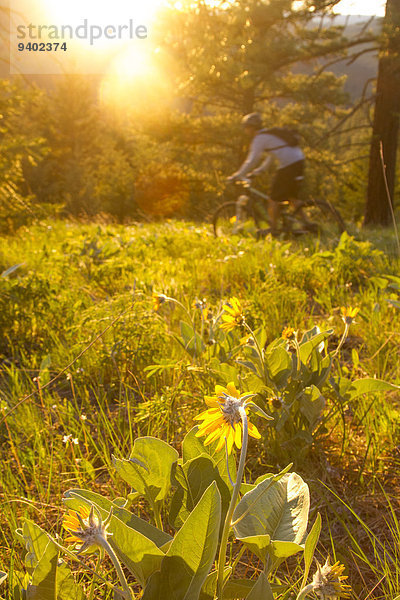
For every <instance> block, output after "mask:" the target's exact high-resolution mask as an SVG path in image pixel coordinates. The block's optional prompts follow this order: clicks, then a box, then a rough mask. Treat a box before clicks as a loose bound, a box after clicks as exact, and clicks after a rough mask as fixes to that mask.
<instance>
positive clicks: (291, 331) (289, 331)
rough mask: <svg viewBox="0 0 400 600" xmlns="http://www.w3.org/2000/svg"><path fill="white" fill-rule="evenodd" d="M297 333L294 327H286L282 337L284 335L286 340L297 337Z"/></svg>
mask: <svg viewBox="0 0 400 600" xmlns="http://www.w3.org/2000/svg"><path fill="white" fill-rule="evenodd" d="M295 334H296V332H295V330H294V329H293V327H285V329H284V330H283V331H282V335H281V337H283V339H284V340H292V339H293V338H294V337H295Z"/></svg>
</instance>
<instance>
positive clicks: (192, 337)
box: [180, 321, 205, 356]
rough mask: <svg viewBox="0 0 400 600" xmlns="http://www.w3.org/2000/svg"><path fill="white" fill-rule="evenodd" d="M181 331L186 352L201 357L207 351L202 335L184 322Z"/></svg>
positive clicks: (181, 324)
mask: <svg viewBox="0 0 400 600" xmlns="http://www.w3.org/2000/svg"><path fill="white" fill-rule="evenodd" d="M180 330H181V336H182V339H183V342H184V346H185V350H186V352H188V353H189V354H190V356H199V354H201V353H202V352H203V351H204V350H205V345H204V342H203V340H202V339H201V337H200V335H199V334H198V333H197V332H195V331H194V329H193V326H192V325H189V324H188V323H185V322H184V321H181V322H180Z"/></svg>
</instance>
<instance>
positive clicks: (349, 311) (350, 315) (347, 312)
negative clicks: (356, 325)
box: [340, 306, 360, 325]
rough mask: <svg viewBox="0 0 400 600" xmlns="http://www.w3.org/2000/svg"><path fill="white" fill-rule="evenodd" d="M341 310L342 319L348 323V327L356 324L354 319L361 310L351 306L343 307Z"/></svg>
mask: <svg viewBox="0 0 400 600" xmlns="http://www.w3.org/2000/svg"><path fill="white" fill-rule="evenodd" d="M340 310H341V313H342V319H343V321H344V322H345V323H346V325H351V324H352V323H353V322H354V319H355V317H356V316H357V314H358V313H359V312H360V309H359V308H352V307H351V306H349V308H346V307H345V306H342V308H341V309H340Z"/></svg>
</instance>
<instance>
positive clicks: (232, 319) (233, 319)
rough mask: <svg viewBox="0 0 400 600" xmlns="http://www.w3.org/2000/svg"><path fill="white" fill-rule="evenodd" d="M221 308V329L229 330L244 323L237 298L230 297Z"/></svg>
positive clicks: (241, 309)
mask: <svg viewBox="0 0 400 600" xmlns="http://www.w3.org/2000/svg"><path fill="white" fill-rule="evenodd" d="M222 308H223V309H224V311H225V312H224V314H223V315H222V320H223V323H222V325H221V328H222V329H224V330H225V331H231V330H232V329H235V327H237V326H240V325H244V323H245V318H244V314H243V308H242V306H241V304H240V302H239V300H238V299H237V298H230V300H229V302H227V303H226V304H224V305H223V307H222Z"/></svg>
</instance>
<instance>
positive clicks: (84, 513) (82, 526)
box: [63, 506, 111, 554]
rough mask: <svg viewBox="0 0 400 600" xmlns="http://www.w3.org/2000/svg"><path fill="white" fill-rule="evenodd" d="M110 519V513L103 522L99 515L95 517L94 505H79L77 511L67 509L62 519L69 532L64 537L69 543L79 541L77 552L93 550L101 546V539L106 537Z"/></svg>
mask: <svg viewBox="0 0 400 600" xmlns="http://www.w3.org/2000/svg"><path fill="white" fill-rule="evenodd" d="M110 519H111V512H110V515H109V516H108V517H107V519H106V521H104V523H103V522H102V520H101V517H100V516H98V517H95V515H94V507H93V506H92V507H91V508H90V509H89V507H88V506H80V507H79V509H78V512H77V511H75V510H68V512H67V513H66V515H65V516H64V519H63V527H64V529H65V530H66V531H68V533H69V534H70V535H69V536H67V537H66V538H65V541H66V542H69V543H71V544H77V543H80V544H81V546H80V548H79V551H78V553H79V554H81V553H82V552H94V551H95V550H96V549H97V548H99V547H101V546H102V544H101V541H102V539H103V540H106V539H107V526H108V523H109V521H110Z"/></svg>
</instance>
